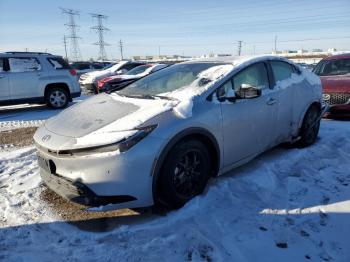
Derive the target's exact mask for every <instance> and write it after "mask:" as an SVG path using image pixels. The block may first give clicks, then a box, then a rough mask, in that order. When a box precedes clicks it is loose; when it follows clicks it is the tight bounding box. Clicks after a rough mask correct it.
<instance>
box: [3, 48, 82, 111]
mask: <svg viewBox="0 0 350 262" xmlns="http://www.w3.org/2000/svg"><path fill="white" fill-rule="evenodd" d="M80 94H81V90H80V86H79V83H78V78H77V75H76V71H75V70H74V69H72V68H71V67H70V66H69V64H68V63H67V62H66V61H65V60H64V59H63V58H62V57H60V56H55V55H51V54H48V53H32V52H7V53H0V106H1V105H10V104H22V103H46V104H47V105H48V106H50V107H52V108H64V107H66V106H67V104H68V102H70V101H72V98H74V97H79V96H80Z"/></svg>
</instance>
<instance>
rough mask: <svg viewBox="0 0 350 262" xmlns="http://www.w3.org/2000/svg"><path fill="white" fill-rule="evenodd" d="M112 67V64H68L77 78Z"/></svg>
mask: <svg viewBox="0 0 350 262" xmlns="http://www.w3.org/2000/svg"><path fill="white" fill-rule="evenodd" d="M112 65H114V63H106V62H74V63H71V64H70V66H71V67H72V68H73V69H75V70H76V72H77V76H78V77H80V76H81V75H82V74H85V73H88V72H92V71H97V70H103V69H106V68H108V67H110V66H112Z"/></svg>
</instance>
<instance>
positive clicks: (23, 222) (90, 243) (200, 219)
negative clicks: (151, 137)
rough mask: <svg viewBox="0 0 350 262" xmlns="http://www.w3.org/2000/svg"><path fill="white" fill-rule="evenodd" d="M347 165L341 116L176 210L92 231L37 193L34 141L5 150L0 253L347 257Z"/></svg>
mask: <svg viewBox="0 0 350 262" xmlns="http://www.w3.org/2000/svg"><path fill="white" fill-rule="evenodd" d="M349 170H350V125H349V123H348V122H338V121H323V122H322V125H321V132H320V136H319V140H318V141H317V143H316V144H315V145H314V146H311V147H309V148H307V149H284V148H276V149H273V150H271V151H269V152H267V153H265V154H263V155H261V156H260V157H258V158H257V159H256V160H254V161H252V162H250V163H249V164H247V165H245V166H243V167H241V168H238V169H235V170H233V171H231V172H230V173H228V174H226V175H224V176H222V177H219V178H218V179H216V180H214V181H212V182H211V185H210V186H209V187H208V190H207V192H206V193H205V194H203V195H202V196H199V197H196V198H195V199H193V200H192V201H190V202H189V203H188V204H187V205H186V206H185V207H183V208H182V209H180V210H177V211H173V212H169V213H168V214H167V215H166V216H164V217H159V216H154V217H153V218H152V219H151V221H147V222H145V221H144V220H142V215H140V219H139V221H138V222H137V223H135V218H132V217H130V218H129V217H124V218H123V219H121V218H119V217H115V218H114V219H115V222H116V223H115V226H114V227H113V228H112V229H111V230H110V231H108V232H99V233H96V232H88V231H83V230H81V229H79V228H77V227H75V226H73V225H71V224H68V223H66V222H64V221H62V220H61V219H60V218H59V217H58V216H57V215H55V213H54V212H52V210H50V209H49V208H48V205H47V204H46V203H45V202H44V201H43V200H41V198H40V193H41V191H42V190H43V186H42V185H40V179H39V174H38V167H37V162H36V155H35V150H34V148H33V147H27V148H22V149H15V150H14V149H4V150H3V151H1V152H0V261H7V262H10V261H16V262H17V261H29V262H30V261H259V262H260V261H284V262H285V261H286V262H288V261H293V262H295V261H308V260H310V261H344V262H345V261H350V244H349V236H350V190H349V189H350V172H349ZM118 221H119V222H118ZM132 221H133V222H132ZM136 221H137V219H136ZM82 223H91V221H85V222H82ZM92 223H94V221H92ZM96 224H97V221H96Z"/></svg>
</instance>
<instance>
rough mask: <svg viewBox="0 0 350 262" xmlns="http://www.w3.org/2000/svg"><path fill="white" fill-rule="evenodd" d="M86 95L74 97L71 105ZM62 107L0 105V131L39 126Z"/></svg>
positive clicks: (83, 98)
mask: <svg viewBox="0 0 350 262" xmlns="http://www.w3.org/2000/svg"><path fill="white" fill-rule="evenodd" d="M86 98H88V96H81V97H78V98H75V99H74V100H73V102H72V103H70V106H71V105H74V104H76V103H78V102H81V101H83V100H85V99H86ZM61 111H62V109H56V110H54V109H50V108H48V107H47V106H46V105H37V104H21V105H12V106H0V132H1V131H5V130H11V129H16V128H21V127H35V126H40V125H41V124H42V123H44V121H45V120H46V119H48V118H50V117H53V116H55V115H57V114H58V113H59V112H61Z"/></svg>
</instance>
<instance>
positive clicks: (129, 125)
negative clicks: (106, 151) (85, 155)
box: [34, 94, 179, 150]
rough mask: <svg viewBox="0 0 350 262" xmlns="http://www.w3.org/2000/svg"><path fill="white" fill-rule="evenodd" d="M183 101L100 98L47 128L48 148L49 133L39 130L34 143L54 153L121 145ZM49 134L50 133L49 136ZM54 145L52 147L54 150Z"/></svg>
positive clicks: (52, 121) (70, 111) (51, 121)
mask: <svg viewBox="0 0 350 262" xmlns="http://www.w3.org/2000/svg"><path fill="white" fill-rule="evenodd" d="M177 104H179V101H171V100H163V99H155V100H151V99H136V98H129V97H121V96H119V95H117V94H100V95H97V96H94V97H92V98H90V99H87V100H85V101H83V102H81V103H79V104H76V105H74V106H72V107H70V108H68V109H66V110H64V111H62V112H61V113H60V114H58V115H57V116H55V117H53V118H50V119H49V120H47V121H46V122H45V124H44V127H43V128H45V132H46V133H48V134H51V137H52V140H55V138H54V136H55V135H57V139H58V140H60V141H61V142H60V143H59V145H58V144H57V143H54V141H52V142H50V143H52V144H50V143H47V144H45V141H42V139H43V136H45V135H46V133H45V132H44V131H42V130H38V132H37V134H36V136H34V139H35V140H36V141H37V142H38V143H39V144H41V145H42V146H44V147H47V148H50V149H53V150H63V149H74V148H82V147H87V146H96V145H101V144H108V143H114V142H118V141H120V140H122V139H124V138H126V137H129V136H131V135H133V134H134V133H136V132H137V130H136V128H137V127H139V126H141V125H142V124H143V123H145V122H146V121H147V120H149V119H151V118H153V117H155V116H157V115H159V114H161V113H163V112H165V111H168V110H171V109H172V108H173V107H175V106H176V105H177ZM47 131H48V132H47ZM50 145H52V146H50Z"/></svg>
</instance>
